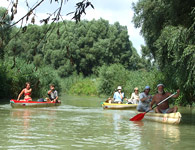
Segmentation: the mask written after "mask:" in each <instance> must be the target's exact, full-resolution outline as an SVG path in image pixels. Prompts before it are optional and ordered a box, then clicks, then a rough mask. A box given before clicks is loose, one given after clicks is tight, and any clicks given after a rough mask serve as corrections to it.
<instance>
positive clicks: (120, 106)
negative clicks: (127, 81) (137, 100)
mask: <svg viewBox="0 0 195 150" xmlns="http://www.w3.org/2000/svg"><path fill="white" fill-rule="evenodd" d="M102 107H103V109H135V108H136V107H137V104H118V103H106V102H102Z"/></svg>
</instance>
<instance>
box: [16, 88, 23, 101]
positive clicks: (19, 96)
mask: <svg viewBox="0 0 195 150" xmlns="http://www.w3.org/2000/svg"><path fill="white" fill-rule="evenodd" d="M23 93H24V89H23V90H22V91H21V92H20V94H19V95H18V98H17V101H19V100H20V97H21V96H22V94H23Z"/></svg>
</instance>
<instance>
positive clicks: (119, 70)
mask: <svg viewBox="0 0 195 150" xmlns="http://www.w3.org/2000/svg"><path fill="white" fill-rule="evenodd" d="M158 74H159V73H158V72H157V71H150V72H147V71H128V70H126V69H125V68H124V67H123V66H122V65H121V64H113V65H111V66H103V67H101V68H100V70H99V84H98V92H99V93H102V94H106V95H112V94H113V92H114V91H115V89H116V88H117V86H119V85H120V86H122V88H123V91H124V92H125V95H126V96H130V95H131V93H132V92H133V91H134V88H135V87H138V88H139V90H140V91H143V89H144V87H145V86H146V85H149V86H150V87H151V89H152V90H151V93H155V92H156V89H155V87H156V80H157V78H158V76H159V75H158Z"/></svg>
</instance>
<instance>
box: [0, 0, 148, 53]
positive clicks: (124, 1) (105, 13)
mask: <svg viewBox="0 0 195 150" xmlns="http://www.w3.org/2000/svg"><path fill="white" fill-rule="evenodd" d="M25 1H26V0H19V5H18V13H17V15H16V16H15V18H14V20H18V19H19V18H21V16H23V15H24V14H26V13H27V8H26V3H25ZM78 1H79V0H77V1H75V0H74V1H73V0H69V1H68V3H66V4H64V5H63V12H62V13H63V15H64V18H65V19H67V20H70V19H71V18H72V16H66V14H67V13H69V12H71V11H74V10H75V5H76V3H77V2H78ZM137 1H138V0H91V2H92V4H93V5H94V7H95V9H92V8H87V10H86V13H87V14H86V15H85V16H83V17H82V19H86V20H92V19H99V18H103V19H105V20H109V23H111V24H113V23H114V22H117V21H118V22H119V23H120V24H121V25H124V26H127V28H128V34H129V37H130V40H131V41H132V43H133V46H134V47H135V48H136V49H137V51H138V53H139V54H140V55H141V52H140V50H141V47H140V46H141V45H145V43H144V39H143V37H142V36H140V34H139V32H140V29H136V28H135V27H134V25H133V23H132V18H133V13H134V12H133V10H132V8H131V7H132V6H131V4H132V2H137ZM28 2H29V5H30V6H32V5H33V4H34V3H35V2H37V1H34V0H28ZM48 2H49V1H45V2H43V3H42V4H41V5H40V7H38V8H37V9H36V18H35V21H36V22H35V23H36V24H40V22H39V20H41V19H44V18H46V17H47V14H46V13H48V12H52V11H54V10H56V9H57V7H58V5H57V3H55V2H53V4H52V5H50V4H49V3H48ZM8 5H9V2H8V1H7V0H1V3H0V6H3V7H5V8H8Z"/></svg>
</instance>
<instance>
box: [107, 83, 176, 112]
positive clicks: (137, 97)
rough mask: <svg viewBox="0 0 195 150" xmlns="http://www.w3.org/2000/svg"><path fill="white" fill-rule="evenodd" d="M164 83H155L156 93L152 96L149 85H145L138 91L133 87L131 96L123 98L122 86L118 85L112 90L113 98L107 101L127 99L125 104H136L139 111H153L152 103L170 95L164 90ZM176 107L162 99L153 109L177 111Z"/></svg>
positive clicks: (114, 101)
mask: <svg viewBox="0 0 195 150" xmlns="http://www.w3.org/2000/svg"><path fill="white" fill-rule="evenodd" d="M164 87H165V86H164V85H163V84H158V85H157V93H156V94H155V95H154V96H152V95H150V87H149V86H145V88H144V91H143V92H141V93H139V89H138V88H137V87H136V88H134V92H133V93H132V94H131V98H130V99H127V98H124V93H123V92H122V87H121V86H118V88H117V91H115V92H114V96H113V98H110V99H108V102H109V103H118V104H121V103H124V102H123V100H126V101H127V104H138V106H137V110H138V111H139V112H146V111H153V110H152V106H153V105H154V104H158V103H160V102H161V101H163V100H164V99H166V98H167V97H169V96H170V95H171V93H169V92H165V91H164ZM179 93H180V90H179V89H178V90H177V93H176V94H175V95H173V96H172V97H173V98H177V97H178V96H179ZM177 109H178V108H177V107H176V106H174V107H173V108H170V107H169V102H168V101H164V102H163V103H162V104H160V105H159V106H157V107H156V109H155V110H154V111H155V112H156V113H174V112H177Z"/></svg>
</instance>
